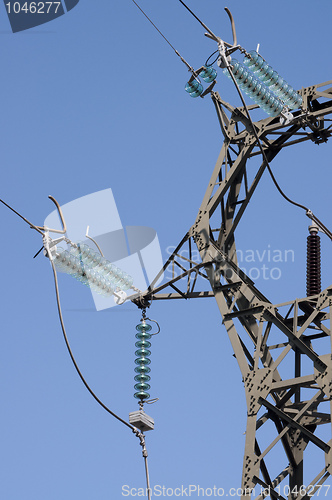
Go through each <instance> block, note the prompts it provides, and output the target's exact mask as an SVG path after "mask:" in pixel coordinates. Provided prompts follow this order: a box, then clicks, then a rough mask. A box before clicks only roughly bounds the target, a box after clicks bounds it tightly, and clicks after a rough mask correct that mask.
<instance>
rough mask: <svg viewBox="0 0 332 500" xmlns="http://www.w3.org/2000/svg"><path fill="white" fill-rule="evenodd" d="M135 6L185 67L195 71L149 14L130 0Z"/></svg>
mask: <svg viewBox="0 0 332 500" xmlns="http://www.w3.org/2000/svg"><path fill="white" fill-rule="evenodd" d="M132 1H133V3H134V4H135V5H136V7H137V8H138V9H139V10H140V11H141V12H142V14H143V15H144V16H145V17H146V19H147V20H148V21H149V22H150V23H151V24H152V26H153V27H154V28H155V29H156V30H157V31H158V33H159V34H160V35H161V36H162V37H163V39H164V40H165V41H166V43H168V45H169V46H170V47H171V48H172V49H173V50H174V52H175V54H176V55H177V56H178V57H179V58H180V59H181V61H182V62H183V63H184V64H185V65H186V66H187V68H188V69H189V70H190V71H191V72H192V73H195V71H194V69H193V68H192V67H191V66H190V64H189V63H188V62H187V61H186V60H185V59H184V58H183V57H182V56H181V54H180V53H179V52H178V51H177V50H176V48H175V47H174V46H173V45H172V44H171V42H170V41H169V40H168V39H167V38H166V37H165V35H164V34H163V33H162V32H161V31H160V29H159V28H157V26H156V25H155V24H154V22H153V21H152V20H151V19H150V18H149V16H148V15H147V14H146V13H145V12H144V10H143V9H142V8H141V7H140V6H139V5H138V3H137V2H135V0H132Z"/></svg>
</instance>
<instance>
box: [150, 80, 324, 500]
mask: <svg viewBox="0 0 332 500" xmlns="http://www.w3.org/2000/svg"><path fill="white" fill-rule="evenodd" d="M331 84H332V82H326V83H324V84H319V85H313V86H311V87H307V88H304V89H302V90H301V92H300V94H301V95H302V97H303V110H304V113H303V112H302V111H297V112H295V113H294V119H293V120H292V121H291V123H290V124H288V125H281V124H280V121H279V119H278V118H277V119H276V118H266V119H264V120H260V121H258V122H256V123H254V124H253V126H252V124H251V123H250V122H249V120H248V117H247V116H246V113H245V110H244V108H233V107H232V106H230V105H229V104H228V103H226V102H224V101H223V100H222V99H221V97H220V95H219V94H218V92H211V98H212V101H213V103H214V105H215V108H216V111H217V115H218V119H219V121H220V126H221V132H222V134H223V136H224V142H223V145H222V148H221V151H220V155H219V157H218V160H217V163H216V165H215V167H214V170H213V173H212V176H211V179H210V182H209V184H208V187H207V190H206V193H205V196H204V198H203V201H202V204H201V206H200V208H199V211H198V214H197V217H196V220H195V221H194V223H193V225H192V226H191V227H190V229H189V231H188V232H187V233H186V234H185V235H184V237H183V239H182V241H181V242H180V243H179V245H178V246H177V248H176V249H175V251H174V252H173V254H172V255H171V256H170V258H169V259H168V260H167V262H166V263H165V265H164V267H163V270H162V271H163V272H164V271H166V270H167V269H168V270H169V272H171V273H172V276H173V277H172V279H170V280H169V281H168V282H167V283H163V284H162V285H160V286H157V287H155V286H154V283H156V281H157V279H156V280H155V282H154V283H152V284H151V290H150V291H149V292H148V293H146V294H145V296H144V298H143V299H141V300H143V303H144V301H145V302H146V304H148V303H149V302H150V301H151V300H152V299H153V301H155V300H172V299H198V298H202V297H214V298H215V300H216V302H217V304H218V307H219V310H220V313H221V316H222V320H223V324H224V328H225V329H226V331H227V334H228V336H229V339H230V341H231V344H232V347H233V350H234V354H235V357H236V359H237V362H238V364H239V367H240V370H241V374H242V378H243V382H244V388H245V394H246V401H247V429H246V443H245V450H244V461H243V472H242V489H243V491H244V495H243V497H242V498H243V499H248V498H252V495H251V492H250V490H251V489H252V488H254V486H255V485H256V484H259V485H261V486H262V487H263V488H267V489H270V490H271V492H270V495H271V498H273V499H274V498H278V499H282V498H284V497H283V495H281V494H279V493H280V489H279V490H278V485H279V484H280V483H281V482H282V481H283V480H284V479H285V478H286V477H289V487H290V490H291V491H293V492H294V493H293V494H290V496H289V498H290V499H292V500H293V499H300V498H305V499H308V498H310V497H311V496H313V494H314V493H315V492H316V491H318V490H319V486H320V485H322V484H323V483H324V481H325V480H326V479H327V477H328V476H329V475H330V474H331V472H332V441H328V442H324V441H322V440H321V439H320V438H318V437H317V436H316V435H315V431H316V429H317V428H318V427H319V426H321V425H326V424H328V425H331V412H328V413H326V412H324V411H323V410H321V405H322V403H324V402H326V401H331V397H332V357H331V350H329V352H325V353H322V354H319V353H320V345H319V344H320V341H321V339H324V338H325V337H329V338H331V325H330V321H331V318H332V315H331V312H332V286H330V287H328V288H327V289H326V290H324V291H322V292H321V293H317V294H315V295H312V296H310V297H305V298H302V299H294V300H292V301H289V302H285V303H281V304H272V303H271V302H270V301H269V300H268V298H267V297H265V296H264V295H263V294H262V293H261V292H260V291H259V290H258V289H257V288H256V287H255V285H254V283H253V281H252V280H251V279H250V278H249V277H248V276H247V275H246V274H245V273H244V272H243V271H242V270H241V269H240V267H239V266H238V262H237V256H236V242H235V230H236V228H237V226H238V224H239V222H240V220H241V218H242V216H243V214H244V212H245V209H246V207H247V205H248V203H249V201H250V199H251V197H252V195H253V194H254V191H255V189H256V187H257V185H258V183H259V181H260V179H261V177H262V175H263V172H264V171H265V170H266V163H265V161H263V162H262V163H258V164H256V166H255V167H254V164H253V163H252V162H251V163H250V165H249V164H248V160H249V159H250V158H255V157H256V158H257V159H258V158H260V150H259V147H258V142H257V138H256V134H257V136H258V138H259V140H260V141H262V144H263V148H264V152H265V154H266V157H267V159H268V161H269V162H271V161H272V160H273V159H274V158H275V157H276V156H277V154H278V153H280V152H281V151H282V150H283V149H284V148H286V147H288V146H289V147H292V146H295V145H296V144H299V143H301V142H303V141H313V142H314V143H316V144H319V143H320V142H325V141H326V140H327V139H328V137H330V136H331V134H332V131H331V129H330V128H329V126H326V125H325V121H324V117H325V116H326V115H329V114H331V113H332V87H330V88H326V87H327V86H328V85H331ZM321 101H323V102H321ZM253 108H254V106H250V107H249V109H253ZM253 127H255V130H256V134H255V133H254V130H253ZM240 193H241V198H240ZM309 215H310V214H309ZM195 247H197V249H198V251H199V255H200V257H201V260H199V261H198V260H197V258H195V257H196V256H197V251H196V252H195V251H194V250H195ZM185 256H186V257H185ZM198 277H200V278H203V280H202V279H200V280H199V279H198ZM157 278H158V277H157ZM202 281H203V282H205V283H206V286H203V287H202V286H201V285H202ZM276 349H278V351H277V352H278V355H277V356H276V355H275V354H274V353H275V352H276ZM280 350H281V352H280ZM307 362H309V364H310V367H311V371H310V374H309V375H308V374H307V375H303V374H302V370H301V366H303V365H305V366H306V367H307V366H308V363H307ZM285 363H286V364H287V371H289V372H290V373H292V375H290V376H289V378H287V379H286V380H285V379H282V377H281V375H280V373H279V367H282V366H283V365H285ZM269 422H272V423H273V425H274V427H275V430H276V432H274V433H271V432H270V435H271V442H270V444H269V445H268V446H267V447H266V448H265V449H261V447H260V444H259V436H260V432H262V431H263V430H264V428H265V426H268V423H269ZM279 442H280V443H281V444H282V447H283V450H284V463H283V464H280V471H279V473H278V475H277V476H271V474H270V472H269V470H270V462H269V458H270V455H273V448H274V446H275V445H276V444H277V443H279ZM309 442H310V443H312V444H313V445H315V446H316V447H317V448H318V449H320V450H321V452H322V457H321V458H322V461H321V464H320V469H319V471H318V472H317V473H315V474H314V475H313V476H309V477H303V462H304V460H305V451H306V448H307V445H308V443H309ZM303 485H307V486H310V488H308V490H307V491H306V492H305V491H304V490H303ZM300 488H302V490H301V491H300ZM296 492H297V494H296ZM262 498H263V496H262V495H260V496H258V497H257V500H258V499H259V500H260V499H262Z"/></svg>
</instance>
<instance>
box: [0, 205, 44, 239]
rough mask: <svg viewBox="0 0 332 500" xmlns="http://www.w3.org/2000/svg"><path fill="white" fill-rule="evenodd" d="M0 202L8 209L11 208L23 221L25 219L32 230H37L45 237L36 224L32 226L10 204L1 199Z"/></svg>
mask: <svg viewBox="0 0 332 500" xmlns="http://www.w3.org/2000/svg"><path fill="white" fill-rule="evenodd" d="M0 202H1V203H3V204H4V205H5V206H6V207H7V208H9V210H11V211H12V212H14V214H16V215H18V216H19V217H21V219H23V220H24V221H25V222H26V223H27V224H29V226H30V227H31V228H32V229H35V230H36V231H37V232H38V233H40V234H42V235H44V233H43V231H42V230H41V229H39V228H38V227H37V226H35V225H34V224H32V222H30V221H29V220H28V219H26V218H25V217H23V215H21V214H20V213H19V212H17V211H16V210H14V208H13V207H11V206H10V205H8V203H6V202H5V201H3V200H1V199H0Z"/></svg>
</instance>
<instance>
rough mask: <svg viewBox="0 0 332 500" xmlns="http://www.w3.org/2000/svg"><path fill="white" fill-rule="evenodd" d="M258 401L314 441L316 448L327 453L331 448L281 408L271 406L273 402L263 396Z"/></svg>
mask: <svg viewBox="0 0 332 500" xmlns="http://www.w3.org/2000/svg"><path fill="white" fill-rule="evenodd" d="M258 401H259V403H260V404H262V405H263V406H265V408H266V409H268V410H269V411H271V412H273V413H274V414H275V415H276V416H277V417H278V418H280V420H282V421H284V422H286V424H288V425H289V426H290V427H294V428H295V429H297V430H299V431H300V432H301V433H302V434H304V435H305V436H306V437H307V438H308V439H310V441H311V442H312V443H314V444H315V445H316V446H318V448H320V449H321V450H323V451H324V452H325V453H328V452H329V451H330V449H331V447H330V446H329V445H328V444H327V443H324V441H322V440H321V439H319V438H318V437H317V436H315V434H313V433H312V432H310V431H309V430H308V429H307V428H306V427H304V426H303V425H301V424H299V423H298V422H297V421H296V420H294V419H292V418H291V417H289V416H288V415H287V414H286V413H284V412H283V411H282V410H280V409H279V408H277V407H275V406H273V404H271V403H269V402H268V401H266V400H265V399H263V398H259V400H258Z"/></svg>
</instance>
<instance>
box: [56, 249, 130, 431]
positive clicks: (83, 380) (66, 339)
mask: <svg viewBox="0 0 332 500" xmlns="http://www.w3.org/2000/svg"><path fill="white" fill-rule="evenodd" d="M48 257H49V260H50V262H51V266H52V271H53V277H54V285H55V294H56V302H57V306H58V314H59V320H60V324H61V329H62V333H63V337H64V340H65V344H66V347H67V350H68V352H69V355H70V358H71V360H72V362H73V364H74V366H75V369H76V371H77V373H78V375H79V377H80V379H81V380H82V382H83V384H84V385H85V387H86V389H87V390H88V391H89V393H90V394H91V396H92V397H93V398H94V399H95V400H96V401H97V403H98V404H100V406H101V407H102V408H104V410H106V411H107V412H108V413H109V414H110V415H112V417H114V418H116V419H117V420H119V421H120V422H121V423H123V424H124V425H126V426H127V427H128V428H129V429H131V430H132V431H133V432H137V429H136V427H134V426H133V425H131V424H129V423H128V422H126V421H125V420H123V419H122V418H121V417H119V416H118V415H117V414H116V413H114V412H113V411H112V410H110V409H109V408H108V407H107V406H106V405H105V404H104V403H103V402H102V401H101V400H100V399H99V398H98V396H97V395H96V394H95V393H94V392H93V390H92V389H91V387H90V386H89V384H88V383H87V381H86V380H85V378H84V376H83V374H82V372H81V370H80V369H79V367H78V364H77V362H76V360H75V357H74V354H73V352H72V350H71V347H70V344H69V340H68V336H67V333H66V328H65V325H64V321H63V316H62V310H61V303H60V294H59V285H58V277H57V272H56V270H55V266H54V263H53V260H52V257H51V256H50V255H48Z"/></svg>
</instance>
